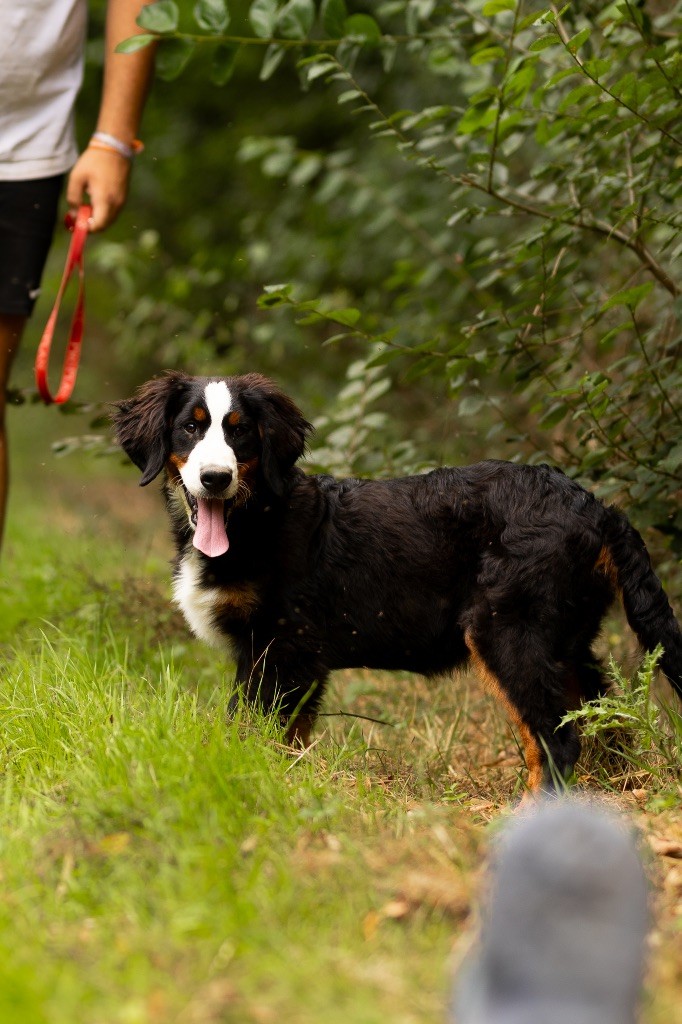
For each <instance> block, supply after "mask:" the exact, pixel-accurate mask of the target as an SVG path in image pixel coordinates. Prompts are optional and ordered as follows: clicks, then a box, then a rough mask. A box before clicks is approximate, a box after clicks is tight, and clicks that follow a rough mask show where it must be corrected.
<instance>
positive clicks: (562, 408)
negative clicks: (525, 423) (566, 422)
mask: <svg viewBox="0 0 682 1024" xmlns="http://www.w3.org/2000/svg"><path fill="white" fill-rule="evenodd" d="M569 412H570V409H569V407H568V406H567V405H566V404H565V403H564V402H555V403H554V404H553V405H551V406H550V407H549V409H548V410H547V412H546V413H545V414H544V415H543V416H542V417H541V419H540V426H541V427H544V429H545V430H551V429H552V427H556V425H557V424H558V423H561V421H562V420H563V419H565V418H566V416H567V415H568V413H569Z"/></svg>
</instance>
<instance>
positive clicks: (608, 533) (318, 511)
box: [114, 372, 682, 789]
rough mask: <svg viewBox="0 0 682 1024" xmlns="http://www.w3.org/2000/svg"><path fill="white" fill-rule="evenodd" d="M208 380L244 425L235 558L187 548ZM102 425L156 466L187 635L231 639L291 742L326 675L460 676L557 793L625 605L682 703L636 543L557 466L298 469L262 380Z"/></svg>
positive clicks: (133, 404)
mask: <svg viewBox="0 0 682 1024" xmlns="http://www.w3.org/2000/svg"><path fill="white" fill-rule="evenodd" d="M212 380H213V381H219V380H222V381H224V383H225V385H226V386H227V388H228V389H229V394H230V395H231V396H232V401H233V406H232V407H233V408H234V410H236V419H237V420H240V421H241V423H240V429H239V432H238V436H235V435H234V434H232V433H231V430H232V428H231V427H230V426H229V425H228V422H227V417H226V418H225V423H224V424H223V426H224V437H225V443H226V445H228V446H229V447H230V448H231V449H232V451H233V452H234V453H235V455H236V460H237V464H238V466H239V476H240V478H241V483H240V489H239V494H238V496H237V498H236V499H235V500H233V501H232V502H228V503H226V507H225V515H226V520H227V527H228V534H229V544H230V547H229V550H228V551H227V553H226V554H224V555H222V556H220V557H212V558H209V557H206V556H205V555H203V554H200V553H199V552H198V551H196V550H195V549H193V547H192V539H193V524H192V521H191V519H190V518H189V517H188V515H187V514H184V513H183V509H182V505H181V503H180V501H179V498H178V494H179V488H182V487H183V485H182V481H181V480H180V479H179V477H178V466H179V465H181V464H182V462H183V459H186V458H187V455H188V452H189V451H190V449H191V446H192V444H193V443H195V440H196V439H195V438H192V437H190V436H188V434H187V433H186V432H183V426H182V425H183V417H185V418H186V417H187V415H188V410H195V411H196V409H197V407H199V408H201V407H202V396H203V394H204V392H205V388H206V386H207V384H208V383H209V382H210V381H212ZM114 418H115V424H116V428H117V435H118V440H119V442H120V444H121V445H122V447H123V448H124V449H125V451H126V452H127V453H128V454H129V456H130V457H131V458H132V460H133V461H134V462H135V463H136V464H137V465H138V466H139V467H140V469H141V470H142V471H143V474H144V476H143V479H142V483H143V484H146V483H149V481H150V480H152V479H153V478H154V477H155V476H156V475H157V474H158V473H160V472H161V470H162V469H163V468H164V466H165V468H166V483H165V492H166V498H167V502H168V505H169V510H170V512H171V517H172V523H173V532H174V536H175V542H176V546H177V558H176V569H175V571H176V599H178V601H179V603H180V604H181V605H182V607H183V610H184V611H185V614H186V615H187V617H188V619H189V620H190V624H192V625H193V627H194V628H195V631H197V632H198V633H199V634H200V635H206V636H207V639H209V640H213V641H218V640H219V639H220V638H221V637H222V638H224V641H225V643H226V644H227V642H228V641H229V645H230V646H231V648H232V651H233V653H234V655H235V657H236V660H237V681H238V683H239V685H240V687H241V688H242V690H243V692H244V694H245V695H246V697H247V699H249V700H259V701H260V702H261V703H262V705H263V706H264V707H265V708H275V707H277V708H278V709H279V711H280V713H281V714H282V715H283V716H285V717H286V718H287V719H292V716H293V720H294V721H295V725H294V727H293V729H292V735H296V734H297V735H298V738H299V739H302V740H303V741H305V740H307V735H308V732H309V727H310V725H311V724H312V722H313V721H314V718H315V715H316V713H317V710H318V707H319V705H320V701H321V699H322V695H323V692H324V687H325V683H326V681H327V678H328V676H329V673H330V672H331V671H332V670H334V669H338V668H352V667H359V666H366V667H368V668H381V669H406V670H410V671H414V672H420V673H424V674H425V675H427V676H428V675H435V674H440V673H445V672H449V671H451V670H453V669H455V668H459V667H462V666H464V665H466V664H467V663H468V662H471V663H473V665H474V666H475V667H476V668H477V669H478V670H479V671H480V672H481V673H482V675H483V677H484V679H485V681H486V682H487V684H488V686H489V687H490V688H492V689H493V690H494V691H495V692H496V694H497V695H498V696H499V697H500V698H501V699H502V701H503V703H504V705H505V707H506V709H507V711H508V713H509V714H510V716H511V718H512V719H513V720H514V721H515V723H516V725H517V726H518V728H519V731H520V734H521V738H522V741H523V744H524V747H525V754H526V760H527V763H528V767H529V771H530V785H531V788H534V789H537V788H551V787H552V778H553V776H554V775H555V773H558V775H559V776H566V775H567V774H569V773H570V772H571V770H572V768H573V766H574V764H575V761H576V759H577V756H578V753H579V741H578V737H577V734H576V730H575V728H574V727H573V726H572V725H564V726H561V727H559V722H560V720H561V718H562V716H563V715H564V713H565V712H566V711H567V709H570V708H572V707H575V706H577V705H578V703H579V702H580V701H581V700H586V699H588V700H589V699H592V698H595V697H596V696H597V695H599V694H600V693H601V692H602V691H603V688H604V683H603V681H602V675H601V672H600V668H599V665H598V663H597V661H596V659H595V656H594V654H593V652H592V644H593V642H594V640H595V638H596V636H597V633H598V631H599V628H600V623H601V621H602V618H603V616H604V613H605V611H606V610H607V608H608V607H609V605H610V604H611V603H612V601H613V600H614V597H615V596H616V595H617V594H618V595H619V596H620V597H621V599H622V601H623V604H624V607H625V611H626V614H627V618H628V621H629V623H630V626H631V627H632V629H633V631H634V632H635V634H636V635H637V637H638V638H639V640H640V642H641V643H642V645H643V647H644V648H645V649H646V650H649V651H651V650H653V649H654V648H655V647H656V646H657V645H658V644H661V645H662V646H663V647H664V655H663V658H662V661H661V665H662V668H663V671H664V672H665V674H666V675H667V676H668V679H669V680H670V682H671V683H672V684H673V686H674V687H675V689H676V690H677V692H678V693H680V694H682V634H681V632H680V628H679V625H678V623H677V622H676V620H675V618H674V616H673V613H672V610H671V608H670V605H669V603H668V600H667V597H666V595H665V593H664V591H663V589H662V586H661V584H660V582H659V580H658V578H657V577H656V575H655V574H654V572H653V571H652V568H651V563H650V561H649V556H648V554H647V551H646V548H645V546H644V543H643V541H642V539H641V537H640V536H639V534H638V533H637V531H636V530H635V529H634V528H633V527H632V526H631V525H630V523H629V522H628V520H627V519H626V517H625V516H624V515H623V514H622V513H621V512H619V511H618V510H617V509H615V508H613V507H605V506H604V505H602V503H601V502H600V501H598V500H597V499H596V498H595V497H594V496H593V495H592V494H590V493H589V492H587V491H586V490H584V489H583V488H582V487H581V486H579V485H578V484H577V483H575V482H574V481H572V480H570V479H568V477H566V476H565V475H564V474H563V473H562V472H561V471H560V470H558V469H554V468H551V467H549V466H546V465H542V466H523V465H516V464H512V463H506V462H499V461H486V462H480V463H477V464H476V465H472V466H468V467H464V468H456V469H437V470H435V471H433V472H431V473H427V474H424V475H422V476H412V477H404V478H401V479H392V480H359V479H344V480H337V479H334V478H332V477H330V476H323V475H308V474H306V473H304V472H303V471H302V470H301V469H299V468H298V467H296V466H295V463H296V461H297V460H298V459H299V457H300V456H302V455H303V453H304V447H305V442H306V437H307V435H308V433H309V431H310V429H311V427H310V425H309V424H308V423H307V422H306V420H305V419H304V418H303V416H302V415H301V413H300V411H299V410H298V409H297V407H296V406H295V405H294V403H293V402H292V401H291V399H290V398H288V397H287V396H286V395H284V394H283V393H282V392H281V391H280V390H279V389H278V388H277V387H276V385H274V384H273V383H272V382H271V381H268V380H267V379H265V378H263V377H260V376H259V375H257V374H249V375H246V376H244V377H228V378H192V377H187V376H185V375H184V374H181V373H177V372H171V373H169V374H167V375H166V376H164V377H161V378H158V379H155V380H154V381H150V382H148V383H147V384H145V385H143V386H142V387H141V388H140V389H139V391H138V392H137V393H136V395H135V396H134V397H133V398H132V399H131V400H129V401H124V402H120V403H119V404H118V407H117V411H116V413H115V417H114ZM230 419H232V417H230ZM195 426H196V424H195ZM181 497H182V495H181ZM185 506H187V502H186V501H185ZM186 511H187V512H188V511H189V509H188V508H187V509H186ZM178 580H179V581H180V583H178ZM198 609H200V611H199V610H198ZM197 623H199V625H197Z"/></svg>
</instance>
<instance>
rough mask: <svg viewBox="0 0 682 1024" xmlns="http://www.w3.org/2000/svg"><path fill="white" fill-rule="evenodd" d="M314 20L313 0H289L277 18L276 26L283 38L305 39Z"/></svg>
mask: <svg viewBox="0 0 682 1024" xmlns="http://www.w3.org/2000/svg"><path fill="white" fill-rule="evenodd" d="M314 21H315V4H314V2H313V0H289V3H287V4H285V5H284V7H283V8H282V10H281V11H280V12H279V16H278V18H277V28H278V30H279V31H280V32H281V33H282V35H283V36H284V37H285V39H305V38H306V37H307V36H308V34H309V33H310V30H311V28H312V27H313V22H314Z"/></svg>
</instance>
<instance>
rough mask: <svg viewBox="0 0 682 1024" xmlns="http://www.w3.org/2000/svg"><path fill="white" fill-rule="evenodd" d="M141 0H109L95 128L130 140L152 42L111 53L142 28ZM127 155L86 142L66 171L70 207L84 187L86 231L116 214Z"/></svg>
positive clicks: (146, 83) (136, 123)
mask: <svg viewBox="0 0 682 1024" xmlns="http://www.w3.org/2000/svg"><path fill="white" fill-rule="evenodd" d="M144 2H145V0H109V3H108V6H107V22H106V52H105V63H104V84H103V87H102V100H101V103H100V110H99V117H98V119H97V131H98V132H104V133H106V134H107V135H110V136H113V137H114V139H117V140H118V141H119V142H121V143H123V144H124V146H132V144H133V142H134V140H135V137H136V135H137V130H138V127H139V124H140V120H141V117H142V110H143V107H144V102H145V99H146V96H147V91H148V88H149V83H150V81H151V77H152V73H153V66H154V47H153V46H147V47H145V48H144V49H142V50H137V51H136V52H135V53H129V54H128V53H115V52H114V51H115V49H116V46H117V45H118V44H119V43H120V42H121V41H122V40H123V39H127V38H128V37H129V36H133V35H136V34H137V33H139V32H140V31H141V29H140V28H138V26H137V25H136V24H135V19H136V17H137V16H138V14H139V13H140V11H141V9H142V7H143V5H144ZM130 169H131V160H130V159H128V158H127V157H125V156H122V155H121V154H120V153H118V152H116V151H115V150H114V149H108V148H107V149H105V148H99V145H97V146H95V145H93V146H89V147H88V148H87V149H86V150H85V152H83V153H82V154H81V156H80V157H79V159H78V161H77V162H76V164H75V166H74V168H73V170H72V171H71V174H70V176H69V182H68V186H67V190H66V199H67V202H68V203H69V206H70V207H71V208H72V209H74V208H76V207H77V206H79V205H80V204H81V203H82V202H83V199H84V193H86V192H87V194H88V196H89V197H90V202H91V203H92V218H91V221H90V224H91V228H90V230H91V231H101V230H102V229H103V228H106V227H108V225H109V224H111V223H112V221H114V220H115V219H116V217H117V216H118V214H119V212H120V210H121V207H122V206H123V204H124V203H125V200H126V196H127V194H128V181H129V178H130Z"/></svg>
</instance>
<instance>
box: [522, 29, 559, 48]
mask: <svg viewBox="0 0 682 1024" xmlns="http://www.w3.org/2000/svg"><path fill="white" fill-rule="evenodd" d="M560 45H561V39H560V38H559V36H558V35H557V34H556V32H552V33H551V34H550V35H548V36H540V37H539V38H538V39H535V40H534V41H533V42H532V43H531V44H530V46H529V47H528V49H529V50H531V51H532V52H533V53H538V52H539V51H540V50H547V49H549V47H550V46H560Z"/></svg>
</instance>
